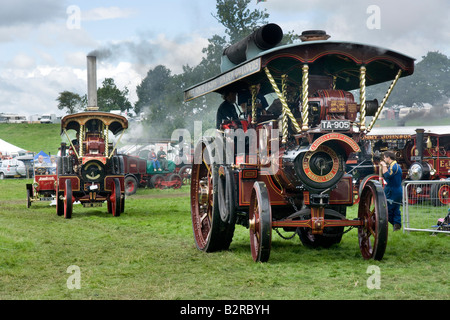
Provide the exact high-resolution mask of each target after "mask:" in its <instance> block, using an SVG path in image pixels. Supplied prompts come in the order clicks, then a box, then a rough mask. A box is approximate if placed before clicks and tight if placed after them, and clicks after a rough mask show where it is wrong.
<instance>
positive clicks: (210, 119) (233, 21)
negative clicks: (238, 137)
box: [57, 0, 450, 138]
mask: <svg viewBox="0 0 450 320" xmlns="http://www.w3.org/2000/svg"><path fill="white" fill-rule="evenodd" d="M250 2H251V0H232V1H230V0H217V1H216V12H215V13H212V15H213V17H214V18H215V19H216V20H217V22H218V23H219V24H221V25H222V26H224V27H225V34H223V35H218V34H215V35H213V36H211V37H210V38H209V39H208V45H207V46H206V47H205V48H203V50H202V53H203V58H202V60H201V62H200V63H199V64H198V65H196V66H189V65H185V66H183V71H182V72H181V73H180V74H172V71H171V70H170V69H169V68H167V67H166V66H164V65H158V66H156V67H154V68H152V69H150V70H149V71H148V72H147V75H146V77H145V78H144V79H143V80H142V82H141V83H140V84H139V85H138V86H137V88H136V94H137V97H138V100H137V101H136V103H135V104H134V106H132V104H131V103H130V102H129V101H128V98H127V97H128V94H129V89H128V88H125V89H124V90H120V89H118V88H117V86H116V85H115V83H114V80H113V79H112V78H107V79H105V80H104V81H103V83H102V87H100V88H99V89H98V97H97V100H98V107H99V110H101V111H110V110H121V111H125V110H127V111H131V110H133V111H134V112H135V113H136V114H140V113H141V112H144V113H145V115H146V119H147V120H146V121H145V123H144V125H145V127H146V130H145V131H146V133H147V135H148V137H152V138H168V137H170V136H171V133H172V132H173V130H175V129H177V128H186V129H188V130H189V131H190V132H193V123H194V121H202V125H203V128H204V129H207V128H213V127H214V122H215V113H216V111H217V108H218V106H219V105H220V103H221V98H220V96H219V95H211V94H209V95H205V96H203V97H201V98H198V99H195V100H193V101H190V102H184V97H183V91H184V90H185V89H186V88H188V87H190V86H192V85H194V84H197V83H199V82H202V81H204V80H206V79H209V78H211V77H213V76H215V75H217V74H219V73H220V62H221V56H222V52H223V50H224V49H225V48H226V47H227V46H229V45H230V44H233V43H236V42H237V41H239V40H241V39H242V38H244V37H245V36H247V35H248V34H250V33H251V32H252V31H253V30H255V29H256V28H257V27H259V26H261V25H264V24H266V23H268V22H269V14H268V13H267V11H266V9H263V10H260V9H253V10H250V9H249V4H250ZM296 39H298V35H297V34H295V33H294V31H289V32H287V33H286V34H285V36H284V39H283V41H282V43H283V44H288V43H292V42H293V41H295V40H296ZM448 83H450V59H449V58H448V57H447V56H445V55H444V54H442V53H439V52H428V53H427V55H426V56H424V57H422V60H421V61H420V62H418V63H417V64H416V68H415V73H414V74H413V75H412V76H410V77H406V78H402V79H400V80H399V81H398V84H397V87H396V89H395V90H394V92H393V93H392V95H391V96H390V98H389V103H388V105H387V106H392V105H406V106H412V105H413V104H423V103H430V104H432V105H434V104H439V103H442V102H443V101H448V99H449V98H450V92H449V90H450V89H449V86H448ZM387 86H389V84H381V85H377V86H373V87H371V88H368V91H367V93H368V96H369V97H370V96H373V97H374V98H378V99H379V100H381V99H382V97H383V96H384V93H385V90H386V87H387ZM57 101H58V108H59V109H61V110H64V109H66V110H67V112H68V113H75V112H78V111H80V110H82V109H84V107H85V106H86V105H87V97H86V95H84V96H80V95H78V94H77V93H73V92H69V91H64V92H61V93H60V95H59V96H58V98H57Z"/></svg>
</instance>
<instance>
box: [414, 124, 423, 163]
mask: <svg viewBox="0 0 450 320" xmlns="http://www.w3.org/2000/svg"><path fill="white" fill-rule="evenodd" d="M424 132H425V130H424V129H416V156H417V157H418V159H419V160H418V161H419V162H422V160H423V138H424Z"/></svg>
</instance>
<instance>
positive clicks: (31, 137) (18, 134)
mask: <svg viewBox="0 0 450 320" xmlns="http://www.w3.org/2000/svg"><path fill="white" fill-rule="evenodd" d="M60 130H61V125H60V124H56V123H55V124H40V123H1V124H0V139H3V140H6V141H7V142H9V143H12V144H13V145H16V146H18V147H19V148H22V149H24V150H27V151H31V152H34V153H38V152H39V151H41V150H42V151H44V152H45V153H47V154H48V153H49V152H50V153H51V154H56V153H57V152H58V147H59V146H60V145H61V137H60V135H59V134H60Z"/></svg>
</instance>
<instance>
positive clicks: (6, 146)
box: [0, 139, 25, 156]
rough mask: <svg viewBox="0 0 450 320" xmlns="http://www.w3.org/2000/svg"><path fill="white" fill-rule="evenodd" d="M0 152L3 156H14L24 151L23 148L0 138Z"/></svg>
mask: <svg viewBox="0 0 450 320" xmlns="http://www.w3.org/2000/svg"><path fill="white" fill-rule="evenodd" d="M0 152H1V153H2V155H3V156H16V155H19V154H22V153H25V150H24V149H22V148H19V147H17V146H15V145H13V144H11V143H9V142H6V141H5V140H2V139H0Z"/></svg>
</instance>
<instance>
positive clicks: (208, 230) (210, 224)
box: [191, 142, 234, 252]
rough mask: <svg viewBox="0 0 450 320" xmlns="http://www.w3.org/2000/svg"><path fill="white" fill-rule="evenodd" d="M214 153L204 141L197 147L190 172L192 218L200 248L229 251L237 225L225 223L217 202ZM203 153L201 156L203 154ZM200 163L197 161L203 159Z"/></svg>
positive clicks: (210, 250)
mask: <svg viewBox="0 0 450 320" xmlns="http://www.w3.org/2000/svg"><path fill="white" fill-rule="evenodd" d="M213 152H217V151H216V150H213V151H211V150H210V149H209V148H208V147H207V146H206V145H205V144H204V143H202V142H201V143H199V144H198V145H197V148H196V153H195V154H196V155H199V156H198V157H196V159H197V158H198V160H199V161H194V165H193V167H192V175H191V218H192V227H193V231H194V239H195V243H196V246H197V248H198V249H199V250H202V251H205V252H212V251H217V250H226V249H228V248H229V246H230V243H231V241H232V239H233V233H234V224H229V223H226V222H223V221H222V219H221V217H220V211H219V205H218V179H219V174H218V165H217V164H216V163H215V160H214V154H213ZM200 155H201V156H200ZM200 161H201V163H195V162H200Z"/></svg>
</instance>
